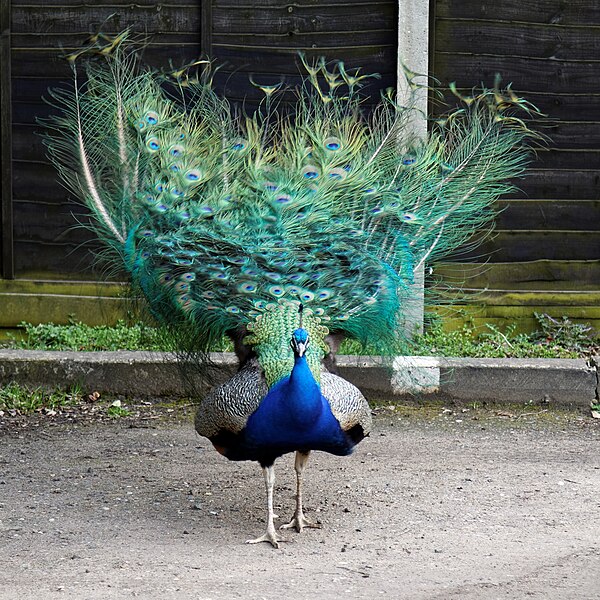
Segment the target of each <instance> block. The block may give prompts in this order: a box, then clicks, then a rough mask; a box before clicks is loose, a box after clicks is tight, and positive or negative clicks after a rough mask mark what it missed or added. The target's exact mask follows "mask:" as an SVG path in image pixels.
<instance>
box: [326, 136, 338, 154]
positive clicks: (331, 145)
mask: <svg viewBox="0 0 600 600" xmlns="http://www.w3.org/2000/svg"><path fill="white" fill-rule="evenodd" d="M323 145H324V146H325V148H327V150H331V151H332V152H335V151H336V150H339V149H340V148H341V147H342V142H341V140H340V139H339V138H336V137H334V136H332V137H328V138H327V139H326V140H325V141H324V142H323Z"/></svg>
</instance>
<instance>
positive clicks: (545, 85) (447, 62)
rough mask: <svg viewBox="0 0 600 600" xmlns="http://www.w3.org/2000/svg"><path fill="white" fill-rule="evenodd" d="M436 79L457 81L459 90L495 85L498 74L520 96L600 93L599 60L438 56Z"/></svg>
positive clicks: (439, 54) (436, 59)
mask: <svg viewBox="0 0 600 600" xmlns="http://www.w3.org/2000/svg"><path fill="white" fill-rule="evenodd" d="M434 60H435V73H434V74H435V75H436V76H437V77H439V78H441V79H442V81H455V82H456V84H457V86H458V87H461V88H467V89H470V88H472V87H473V86H477V85H481V83H483V84H484V85H486V86H488V87H490V86H492V85H493V84H494V79H495V76H496V74H497V73H499V74H500V76H501V77H502V81H503V83H504V84H508V83H512V84H513V86H512V87H513V89H515V90H518V91H519V92H520V93H523V94H526V92H532V91H537V92H546V93H547V92H548V89H549V88H550V89H553V90H557V91H569V92H570V93H591V94H598V93H600V79H599V78H598V69H599V68H600V60H598V61H596V62H594V61H589V62H576V61H564V60H542V59H539V60H538V59H529V58H521V57H519V56H508V55H507V56H494V55H479V54H450V53H444V52H436V53H435V57H434Z"/></svg>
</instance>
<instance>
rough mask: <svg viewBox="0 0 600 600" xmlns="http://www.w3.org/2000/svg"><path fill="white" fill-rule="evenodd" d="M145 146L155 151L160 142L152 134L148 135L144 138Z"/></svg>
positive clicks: (158, 147) (158, 148)
mask: <svg viewBox="0 0 600 600" xmlns="http://www.w3.org/2000/svg"><path fill="white" fill-rule="evenodd" d="M146 148H147V149H148V150H150V152H157V151H158V150H160V142H159V141H158V138H157V137H154V136H152V137H149V138H148V139H147V140H146Z"/></svg>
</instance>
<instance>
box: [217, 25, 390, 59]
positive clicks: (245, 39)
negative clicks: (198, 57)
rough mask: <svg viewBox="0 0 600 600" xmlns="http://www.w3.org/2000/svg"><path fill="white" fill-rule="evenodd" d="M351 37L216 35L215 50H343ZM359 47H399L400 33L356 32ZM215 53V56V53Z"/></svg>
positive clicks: (317, 33)
mask: <svg viewBox="0 0 600 600" xmlns="http://www.w3.org/2000/svg"><path fill="white" fill-rule="evenodd" d="M347 38H348V33H346V32H344V33H340V32H337V33H335V34H333V33H331V32H330V31H308V32H304V31H300V30H295V31H289V32H285V33H230V34H218V35H217V34H214V35H213V48H214V47H215V46H219V47H220V46H224V47H227V46H235V47H238V46H245V47H258V48H279V47H286V48H297V49H302V48H310V49H312V50H314V49H321V48H325V49H329V48H331V47H334V48H335V47H337V46H343V45H344V44H345V43H347ZM352 41H353V43H354V44H355V45H356V46H378V45H389V46H393V47H394V48H395V47H397V45H398V32H397V31H396V29H389V30H368V31H360V32H356V35H355V37H354V39H353V40H352ZM213 53H214V52H213Z"/></svg>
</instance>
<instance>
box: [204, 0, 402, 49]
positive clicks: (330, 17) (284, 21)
mask: <svg viewBox="0 0 600 600" xmlns="http://www.w3.org/2000/svg"><path fill="white" fill-rule="evenodd" d="M367 13H368V19H366V18H365V15H366V14H367ZM396 19H397V8H396V4H395V2H386V3H361V4H348V5H344V6H343V8H342V7H340V6H338V5H335V4H318V5H313V6H305V5H302V4H298V5H293V4H288V3H285V4H283V3H279V4H278V5H277V6H265V7H261V8H260V9H257V8H256V7H255V6H248V5H247V6H243V5H237V6H232V7H220V6H219V7H214V8H213V35H215V36H217V35H219V34H222V33H232V32H240V33H241V32H243V33H263V34H282V33H283V34H289V33H290V32H294V31H299V32H311V31H329V32H345V33H348V32H351V33H354V34H355V35H356V36H357V37H360V32H361V31H362V30H363V29H367V30H374V29H385V30H389V29H392V28H394V27H395V25H396V23H397V20H396ZM334 39H335V38H334ZM334 43H336V42H335V41H334Z"/></svg>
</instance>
